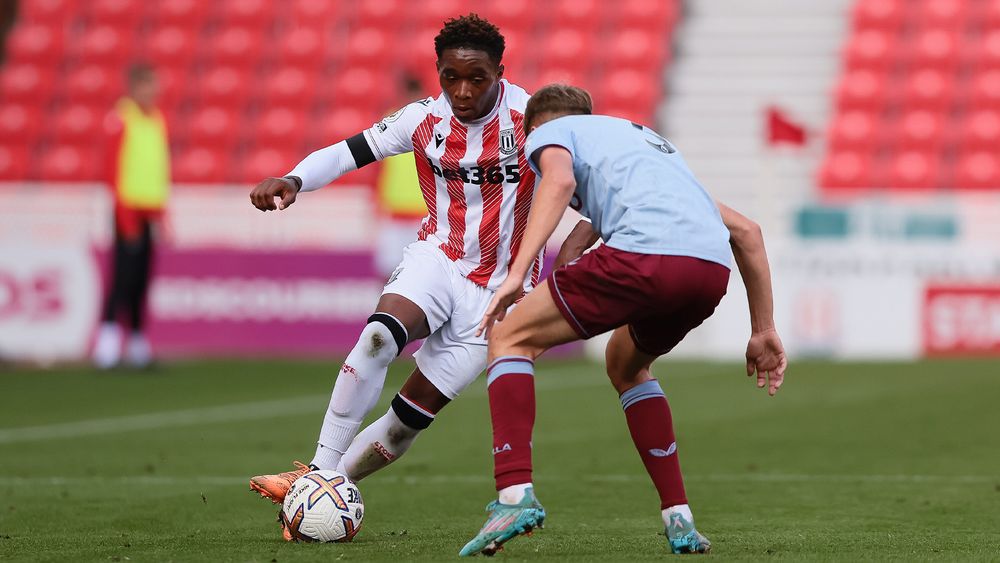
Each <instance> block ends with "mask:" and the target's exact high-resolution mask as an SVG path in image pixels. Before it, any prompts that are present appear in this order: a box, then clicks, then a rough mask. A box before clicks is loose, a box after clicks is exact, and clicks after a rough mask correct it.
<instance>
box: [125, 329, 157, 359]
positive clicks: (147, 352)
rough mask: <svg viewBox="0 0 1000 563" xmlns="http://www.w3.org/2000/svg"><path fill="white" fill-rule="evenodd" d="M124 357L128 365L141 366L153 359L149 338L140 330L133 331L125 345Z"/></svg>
mask: <svg viewBox="0 0 1000 563" xmlns="http://www.w3.org/2000/svg"><path fill="white" fill-rule="evenodd" d="M125 359H126V360H128V363H129V365H132V366H136V367H142V366H145V365H148V364H149V363H150V362H152V361H153V350H152V347H150V345H149V340H147V339H146V336H145V335H144V334H143V333H141V332H133V333H132V334H131V335H129V337H128V342H127V343H126V345H125Z"/></svg>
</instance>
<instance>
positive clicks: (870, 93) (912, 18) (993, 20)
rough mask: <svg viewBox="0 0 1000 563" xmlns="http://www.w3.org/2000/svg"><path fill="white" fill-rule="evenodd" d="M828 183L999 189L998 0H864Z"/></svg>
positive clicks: (839, 101) (834, 131)
mask: <svg viewBox="0 0 1000 563" xmlns="http://www.w3.org/2000/svg"><path fill="white" fill-rule="evenodd" d="M851 27H852V30H851V33H850V34H849V36H848V37H847V38H846V39H845V43H844V48H843V53H842V69H843V70H842V73H841V76H840V79H839V81H838V83H837V85H836V86H835V91H834V94H835V100H836V101H835V104H834V110H835V111H834V114H833V116H832V117H831V119H830V122H829V125H828V130H827V136H826V138H827V152H826V156H825V158H824V160H823V163H822V164H821V166H820V169H819V173H818V174H819V182H820V185H821V186H823V187H824V188H828V189H838V188H847V189H856V188H898V189H921V190H923V189H929V188H959V189H983V188H987V187H991V186H992V187H993V188H1000V178H998V174H1000V172H998V170H1000V167H998V159H997V157H998V154H1000V153H998V152H997V151H998V149H997V147H998V146H1000V113H998V112H1000V1H997V0H856V1H855V3H854V9H853V11H852V17H851Z"/></svg>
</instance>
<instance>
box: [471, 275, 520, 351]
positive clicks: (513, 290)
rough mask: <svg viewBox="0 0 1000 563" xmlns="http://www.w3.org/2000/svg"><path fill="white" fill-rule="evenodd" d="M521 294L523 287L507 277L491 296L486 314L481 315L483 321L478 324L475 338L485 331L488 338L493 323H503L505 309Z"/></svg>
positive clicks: (505, 314) (505, 313)
mask: <svg viewBox="0 0 1000 563" xmlns="http://www.w3.org/2000/svg"><path fill="white" fill-rule="evenodd" d="M522 294H524V286H523V285H522V284H521V283H519V282H518V281H517V280H516V279H514V278H513V277H511V276H507V279H505V280H504V281H503V283H502V284H500V287H498V288H497V292H496V293H494V294H493V299H491V300H490V306H489V307H487V308H486V314H485V315H483V320H482V322H480V323H479V328H478V329H476V336H480V335H482V334H483V332H484V331H485V332H486V337H487V338H489V336H490V332H492V330H493V323H494V322H499V321H503V320H504V318H505V317H506V316H507V309H509V308H510V306H511V305H513V304H514V302H515V301H517V300H518V298H519V297H521V295H522Z"/></svg>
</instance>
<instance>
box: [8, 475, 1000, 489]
mask: <svg viewBox="0 0 1000 563" xmlns="http://www.w3.org/2000/svg"><path fill="white" fill-rule="evenodd" d="M538 477H539V479H540V480H542V481H544V480H546V475H545V474H541V475H538ZM648 479H649V477H647V476H646V475H645V474H642V473H635V474H605V475H584V476H581V477H580V480H582V481H589V482H598V483H628V482H635V481H643V482H645V481H647V480H648ZM684 479H685V480H686V481H691V482H699V481H705V482H725V483H901V484H911V483H954V484H965V485H978V484H984V483H996V482H998V481H1000V475H906V474H896V475H892V474H887V475H848V474H844V475H823V474H795V473H707V474H702V475H698V474H694V475H688V476H685V478H684ZM248 481H249V477H248V476H233V475H230V476H225V475H214V476H213V475H201V476H192V477H177V476H169V475H133V476H117V477H114V476H112V477H108V476H95V477H80V476H59V477H10V476H0V486H25V485H66V486H76V485H83V484H109V485H142V486H147V485H159V486H183V485H206V486H242V485H246V484H247V482H248ZM491 482H493V478H492V477H491V476H490V475H489V474H488V473H483V474H458V475H443V474H439V475H384V476H379V477H375V478H373V479H372V480H370V481H367V482H366V483H372V485H371V486H378V485H379V484H381V483H385V484H405V485H419V484H456V483H466V484H478V483H491Z"/></svg>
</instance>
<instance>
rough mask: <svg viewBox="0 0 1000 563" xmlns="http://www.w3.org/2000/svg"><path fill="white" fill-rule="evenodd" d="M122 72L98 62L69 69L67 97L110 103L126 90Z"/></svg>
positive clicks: (65, 82) (103, 103)
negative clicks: (112, 69) (97, 63)
mask: <svg viewBox="0 0 1000 563" xmlns="http://www.w3.org/2000/svg"><path fill="white" fill-rule="evenodd" d="M124 82H125V81H124V79H123V78H122V76H121V72H120V71H119V70H118V69H115V71H114V72H112V71H111V70H110V69H108V68H106V67H104V66H101V65H96V64H90V65H86V66H82V67H78V68H74V69H72V70H70V71H69V73H68V74H67V75H66V78H65V80H64V83H63V87H64V88H65V90H64V92H65V94H66V97H67V98H69V99H70V100H73V101H74V102H83V103H89V104H93V105H95V106H101V105H104V106H107V107H110V105H111V104H112V103H113V102H114V101H115V100H116V99H117V98H118V97H120V96H121V95H122V94H123V93H124V91H125V84H124Z"/></svg>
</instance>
